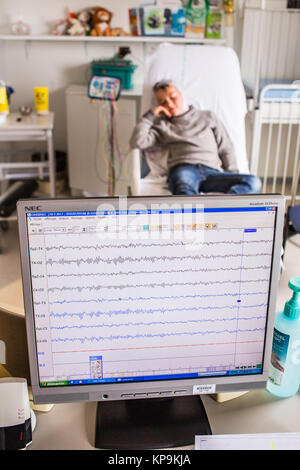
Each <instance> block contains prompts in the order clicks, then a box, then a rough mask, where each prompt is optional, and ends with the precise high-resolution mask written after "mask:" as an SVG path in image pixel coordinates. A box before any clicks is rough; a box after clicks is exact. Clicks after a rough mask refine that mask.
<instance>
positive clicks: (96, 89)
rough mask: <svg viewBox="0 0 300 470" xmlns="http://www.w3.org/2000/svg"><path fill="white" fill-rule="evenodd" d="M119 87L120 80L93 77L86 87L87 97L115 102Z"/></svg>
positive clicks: (99, 76)
mask: <svg viewBox="0 0 300 470" xmlns="http://www.w3.org/2000/svg"><path fill="white" fill-rule="evenodd" d="M121 87H122V83H121V79H120V78H114V77H108V76H101V75H93V76H92V78H91V80H90V82H89V86H88V96H89V98H91V99H96V100H109V101H117V100H118V99H119V96H120V93H121Z"/></svg>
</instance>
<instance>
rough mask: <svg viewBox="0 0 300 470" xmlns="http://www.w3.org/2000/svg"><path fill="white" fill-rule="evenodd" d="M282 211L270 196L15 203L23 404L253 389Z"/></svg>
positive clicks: (266, 342) (266, 331)
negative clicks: (24, 355) (26, 364)
mask: <svg viewBox="0 0 300 470" xmlns="http://www.w3.org/2000/svg"><path fill="white" fill-rule="evenodd" d="M33 203H34V206H33ZM283 214H284V199H283V198H282V197H281V196H276V195H256V196H225V195H224V196H207V197H202V196H201V197H190V196H188V197H186V196H178V197H175V196H171V197H169V196H165V197H149V198H111V199H108V198H103V199H93V198H91V199H61V200H58V199H57V200H53V199H52V200H38V201H36V200H35V201H32V200H31V201H21V202H19V203H18V217H19V231H20V244H21V260H22V274H23V288H24V299H25V311H26V325H27V333H28V344H29V359H30V367H31V381H32V391H33V396H34V400H35V402H36V403H56V402H68V401H89V400H91V401H107V400H108V401H111V400H112V401H114V400H136V399H139V398H155V397H162V396H169V397H176V396H184V395H201V394H203V393H217V392H222V391H238V390H251V389H255V388H264V387H265V385H266V381H267V378H268V368H269V362H270V353H271V344H272V335H273V316H274V311H275V303H276V302H275V301H276V286H277V281H278V277H279V265H280V247H281V234H282V225H283Z"/></svg>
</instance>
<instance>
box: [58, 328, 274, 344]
mask: <svg viewBox="0 0 300 470" xmlns="http://www.w3.org/2000/svg"><path fill="white" fill-rule="evenodd" d="M264 330H265V329H264V328H249V329H239V328H238V329H236V330H228V329H225V330H220V331H215V330H206V331H182V332H173V333H155V334H152V333H145V334H141V333H139V334H137V335H110V336H90V337H88V336H83V337H80V338H75V337H73V338H52V340H51V341H52V342H53V343H60V342H62V343H66V342H72V343H74V342H77V341H79V342H80V343H82V344H83V343H85V342H86V341H89V342H94V341H96V342H99V341H116V340H120V339H145V338H146V339H147V338H166V337H170V336H199V335H201V336H205V335H212V334H224V333H228V334H237V333H253V332H258V331H264Z"/></svg>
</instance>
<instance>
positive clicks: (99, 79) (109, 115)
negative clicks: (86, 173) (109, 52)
mask: <svg viewBox="0 0 300 470" xmlns="http://www.w3.org/2000/svg"><path fill="white" fill-rule="evenodd" d="M121 88H122V81H121V79H120V78H116V77H109V76H101V75H93V76H92V78H91V79H90V82H89V85H88V96H89V98H91V99H92V100H100V101H101V100H103V101H104V102H105V107H104V109H105V114H106V124H107V129H106V134H107V139H108V145H109V157H108V160H107V172H108V175H107V183H108V195H109V196H114V195H115V187H116V164H115V156H116V154H115V152H116V134H115V115H116V114H117V108H116V104H115V102H116V101H117V100H118V99H119V96H120V93H121ZM117 151H118V148H117ZM103 156H104V157H105V156H106V151H105V150H104V152H103ZM95 158H97V156H95ZM96 169H97V165H96ZM99 177H100V179H101V180H103V175H99Z"/></svg>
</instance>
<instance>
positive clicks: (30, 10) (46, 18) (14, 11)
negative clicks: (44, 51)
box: [0, 0, 142, 34]
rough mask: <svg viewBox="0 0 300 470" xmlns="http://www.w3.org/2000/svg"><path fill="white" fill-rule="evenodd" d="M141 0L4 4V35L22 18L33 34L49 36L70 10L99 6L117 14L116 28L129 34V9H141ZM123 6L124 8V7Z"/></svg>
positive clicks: (15, 0)
mask: <svg viewBox="0 0 300 470" xmlns="http://www.w3.org/2000/svg"><path fill="white" fill-rule="evenodd" d="M139 3H142V2H139V0H121V1H120V0H101V1H100V2H93V1H90V0H68V1H67V2H64V1H62V0H51V1H50V0H48V1H47V0H25V1H24V0H23V1H22V0H21V1H20V0H1V18H0V28H1V31H2V32H3V31H4V32H9V29H10V23H12V22H14V21H16V20H17V19H18V18H19V17H22V19H23V21H24V22H26V23H29V24H30V25H31V28H32V33H33V34H46V33H49V32H50V31H51V29H52V25H53V24H54V23H55V21H56V20H59V19H63V18H65V17H66V9H68V10H69V11H78V10H82V9H83V8H89V7H91V6H95V5H99V6H102V7H104V8H107V9H108V10H110V11H112V12H113V13H114V16H113V19H112V26H113V27H122V28H124V29H125V30H127V31H129V24H128V14H127V10H128V8H131V7H134V6H137V5H139ZM120 5H122V6H120Z"/></svg>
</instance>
